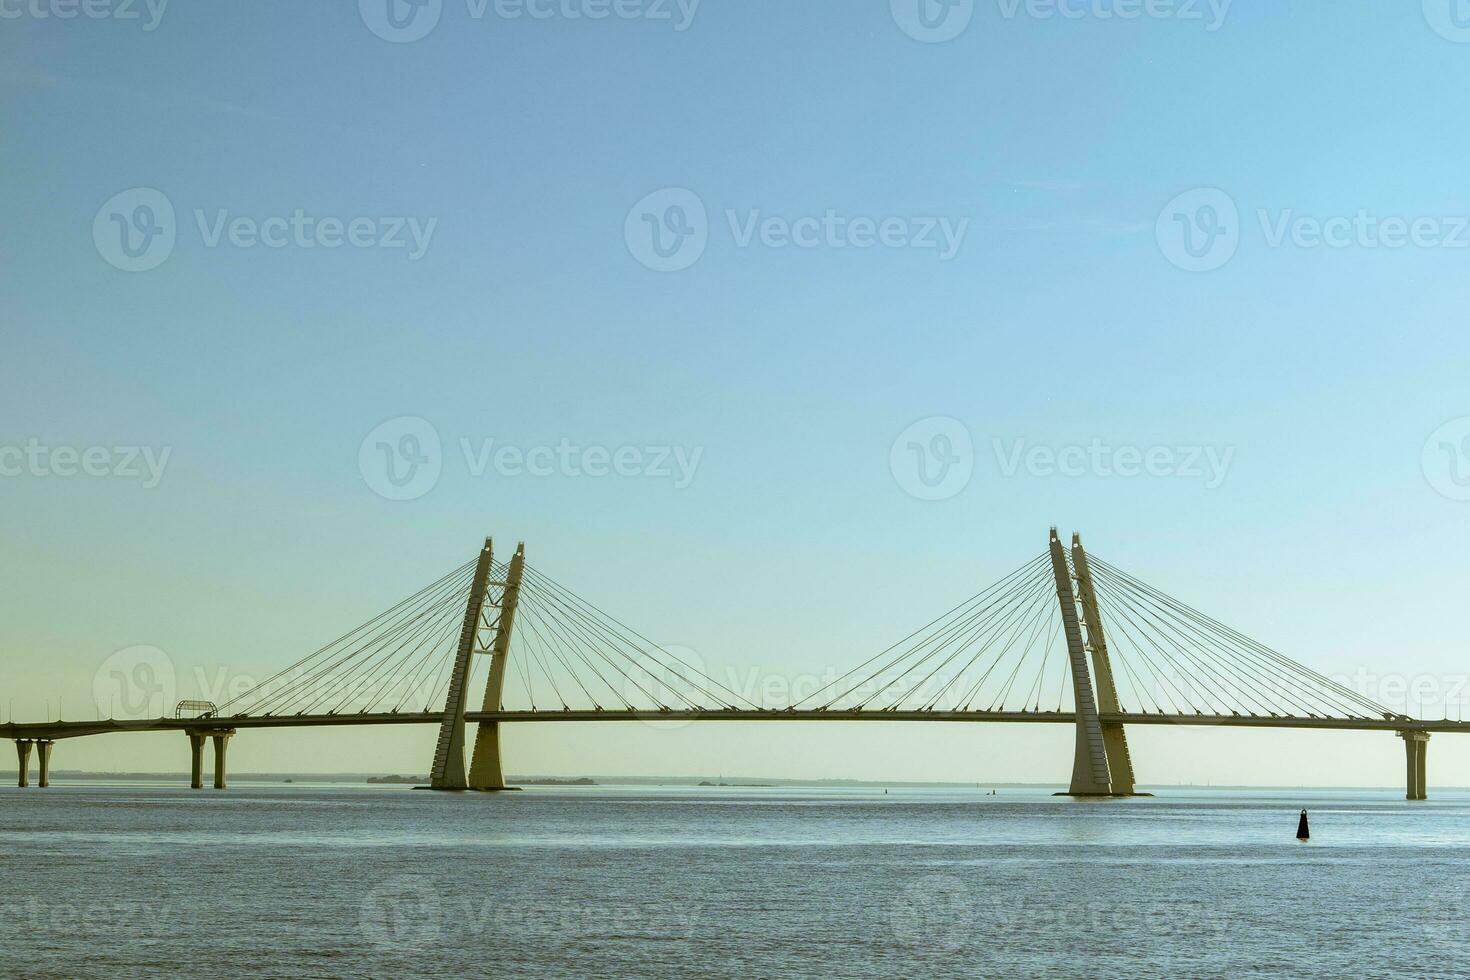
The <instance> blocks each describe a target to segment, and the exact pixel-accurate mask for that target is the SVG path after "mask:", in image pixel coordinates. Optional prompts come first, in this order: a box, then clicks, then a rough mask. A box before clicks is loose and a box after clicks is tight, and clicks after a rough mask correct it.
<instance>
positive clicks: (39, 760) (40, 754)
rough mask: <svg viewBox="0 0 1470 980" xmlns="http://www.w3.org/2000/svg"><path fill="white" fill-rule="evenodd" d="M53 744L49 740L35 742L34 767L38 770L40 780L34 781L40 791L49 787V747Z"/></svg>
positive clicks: (43, 739) (42, 739)
mask: <svg viewBox="0 0 1470 980" xmlns="http://www.w3.org/2000/svg"><path fill="white" fill-rule="evenodd" d="M55 744H56V743H55V742H53V741H51V740H50V739H45V738H41V739H37V740H36V765H37V767H38V768H39V769H40V778H39V779H37V780H36V785H37V786H39V787H40V788H41V789H45V788H46V787H47V786H50V785H51V746H53V745H55Z"/></svg>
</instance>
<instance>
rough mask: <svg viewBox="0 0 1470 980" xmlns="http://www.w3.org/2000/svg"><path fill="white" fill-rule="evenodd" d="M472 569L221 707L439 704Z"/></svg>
mask: <svg viewBox="0 0 1470 980" xmlns="http://www.w3.org/2000/svg"><path fill="white" fill-rule="evenodd" d="M474 568H475V562H473V561H470V562H466V563H465V564H463V565H461V566H460V567H458V568H456V569H455V570H454V571H452V572H450V573H449V574H447V575H445V576H444V577H442V578H440V579H438V580H436V581H435V582H432V583H430V584H429V585H427V586H425V587H424V588H422V589H420V590H419V591H418V592H415V593H414V594H413V595H411V596H409V597H408V598H406V599H404V600H402V601H401V602H399V603H397V604H396V605H394V606H392V607H391V608H389V609H387V610H385V611H384V612H381V613H379V614H378V615H377V616H374V617H373V618H372V619H370V620H368V621H367V622H366V623H363V624H362V625H361V626H358V627H357V628H356V629H354V630H351V631H350V632H348V633H345V634H343V635H342V636H339V637H338V638H337V639H335V640H333V641H332V642H330V643H328V644H326V645H325V646H323V647H320V648H319V649H317V650H316V651H315V652H314V653H311V654H309V655H307V656H305V657H303V658H301V659H300V660H298V661H296V662H295V663H293V664H291V665H290V666H288V667H285V668H283V669H281V670H280V671H277V672H276V673H275V674H272V675H271V676H270V677H268V678H266V679H265V680H264V681H261V682H260V683H259V684H256V685H253V686H252V687H250V688H249V689H248V690H246V691H243V692H241V693H240V694H238V695H236V696H235V697H233V698H231V699H230V700H229V701H226V702H225V703H224V704H221V705H219V707H218V709H217V714H218V715H219V716H233V717H240V716H245V715H250V716H263V715H271V716H275V715H336V714H367V713H375V712H388V713H397V712H400V711H404V710H408V711H414V712H418V711H434V710H439V709H442V707H443V697H444V694H443V692H444V690H445V689H446V688H447V686H448V683H449V674H450V670H451V669H452V665H453V655H454V652H455V650H456V648H457V642H458V629H459V627H460V625H461V624H462V623H463V621H464V613H465V605H466V603H467V602H468V601H469V591H470V579H471V577H472V576H473V574H474ZM436 699H437V703H436Z"/></svg>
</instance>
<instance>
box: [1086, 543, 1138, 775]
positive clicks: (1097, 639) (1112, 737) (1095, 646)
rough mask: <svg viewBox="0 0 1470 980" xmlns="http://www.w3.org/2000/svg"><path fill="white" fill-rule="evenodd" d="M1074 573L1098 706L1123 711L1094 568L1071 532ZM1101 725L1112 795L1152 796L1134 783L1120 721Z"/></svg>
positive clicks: (1102, 710) (1105, 711)
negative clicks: (1109, 660) (1104, 627)
mask: <svg viewBox="0 0 1470 980" xmlns="http://www.w3.org/2000/svg"><path fill="white" fill-rule="evenodd" d="M1072 573H1073V574H1074V575H1075V576H1076V578H1077V598H1078V600H1079V601H1080V602H1081V605H1082V625H1083V626H1084V627H1085V628H1086V630H1087V643H1086V647H1087V650H1088V652H1089V653H1091V654H1092V673H1093V678H1094V680H1095V681H1096V685H1095V686H1096V689H1097V710H1098V711H1099V712H1100V713H1101V714H1104V715H1116V714H1122V711H1123V709H1122V708H1121V707H1120V706H1119V704H1118V688H1117V686H1116V685H1115V684H1114V682H1113V667H1112V664H1111V663H1109V662H1108V642H1107V637H1106V636H1105V635H1104V634H1103V622H1102V612H1101V610H1100V609H1099V607H1098V604H1097V594H1096V593H1095V592H1093V590H1092V569H1091V568H1090V567H1088V564H1087V552H1086V551H1084V550H1083V548H1082V536H1081V535H1079V534H1077V533H1076V532H1075V531H1074V532H1072ZM1100 726H1101V728H1102V737H1103V749H1104V750H1105V751H1106V753H1107V757H1108V778H1109V783H1110V785H1111V792H1112V795H1113V796H1149V795H1152V794H1149V793H1138V792H1137V791H1136V790H1135V788H1134V784H1133V759H1132V757H1131V756H1130V755H1129V754H1128V737H1127V736H1126V735H1125V734H1124V732H1123V723H1122V722H1121V721H1104V722H1101V723H1100Z"/></svg>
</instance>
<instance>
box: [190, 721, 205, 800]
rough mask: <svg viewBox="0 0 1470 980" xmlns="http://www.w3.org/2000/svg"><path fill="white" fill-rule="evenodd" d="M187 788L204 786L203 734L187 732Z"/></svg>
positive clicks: (201, 787)
mask: <svg viewBox="0 0 1470 980" xmlns="http://www.w3.org/2000/svg"><path fill="white" fill-rule="evenodd" d="M189 788H190V789H203V788H204V736H203V735H201V734H199V733H197V732H189Z"/></svg>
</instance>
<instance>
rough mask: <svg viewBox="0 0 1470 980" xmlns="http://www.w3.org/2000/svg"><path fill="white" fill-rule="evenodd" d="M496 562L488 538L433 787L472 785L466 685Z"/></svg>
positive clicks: (462, 634) (473, 583)
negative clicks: (466, 731)
mask: <svg viewBox="0 0 1470 980" xmlns="http://www.w3.org/2000/svg"><path fill="white" fill-rule="evenodd" d="M494 563H495V555H494V547H493V546H492V544H491V541H490V539H489V538H486V539H485V546H484V547H483V548H482V549H481V550H480V557H479V560H478V561H477V562H476V563H475V574H474V577H473V578H471V579H470V594H469V599H468V600H467V601H466V603H465V610H464V623H463V624H462V625H461V627H460V631H459V648H458V649H457V651H456V652H455V658H454V670H453V671H452V672H451V673H450V675H449V692H448V694H446V695H445V698H444V716H443V718H442V720H441V721H440V723H439V741H438V743H437V744H436V745H435V747H434V762H433V766H432V768H431V769H430V770H429V788H430V789H443V790H464V789H468V788H469V784H468V782H467V781H466V780H465V771H464V715H465V697H466V695H467V693H468V692H467V691H466V690H465V686H466V683H467V682H468V679H469V673H470V661H471V660H472V659H473V658H474V655H475V649H476V647H477V646H478V645H479V641H480V616H481V613H482V608H483V606H484V604H485V590H486V588H487V587H488V585H489V582H490V568H491V566H492V565H493V564H494Z"/></svg>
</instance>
